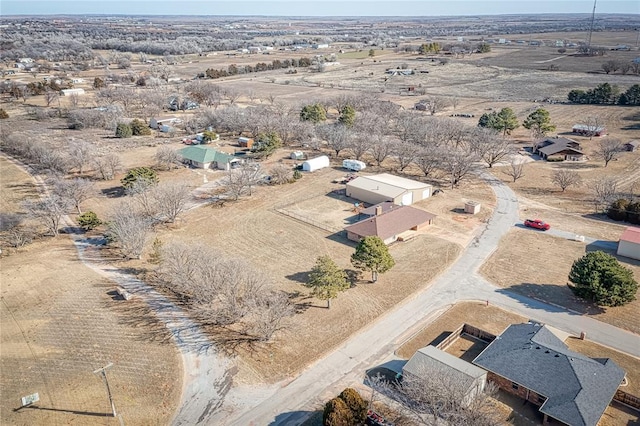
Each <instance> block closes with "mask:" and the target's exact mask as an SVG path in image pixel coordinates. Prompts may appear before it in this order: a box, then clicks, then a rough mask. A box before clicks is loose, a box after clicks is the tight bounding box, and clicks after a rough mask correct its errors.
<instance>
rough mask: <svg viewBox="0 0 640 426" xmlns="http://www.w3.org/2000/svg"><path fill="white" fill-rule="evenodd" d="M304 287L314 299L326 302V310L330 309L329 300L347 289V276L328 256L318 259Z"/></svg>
mask: <svg viewBox="0 0 640 426" xmlns="http://www.w3.org/2000/svg"><path fill="white" fill-rule="evenodd" d="M305 285H306V286H307V287H309V288H311V289H312V291H311V294H312V295H313V296H314V297H317V298H318V299H320V300H326V301H327V308H331V299H335V298H336V297H338V293H339V292H341V291H344V290H346V289H348V288H349V282H348V281H347V274H346V273H345V272H344V270H342V269H340V268H339V267H338V265H336V263H335V262H334V261H333V260H332V259H331V258H330V257H329V256H320V257H318V259H317V260H316V264H315V266H314V267H313V269H311V273H310V274H309V281H307V283H306V284H305Z"/></svg>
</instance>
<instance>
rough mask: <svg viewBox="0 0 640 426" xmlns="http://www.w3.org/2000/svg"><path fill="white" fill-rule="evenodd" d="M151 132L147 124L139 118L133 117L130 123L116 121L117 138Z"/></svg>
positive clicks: (144, 134)
mask: <svg viewBox="0 0 640 426" xmlns="http://www.w3.org/2000/svg"><path fill="white" fill-rule="evenodd" d="M150 134H151V129H150V128H149V126H148V125H147V124H146V123H145V122H144V121H141V120H138V119H137V118H136V119H133V120H132V121H131V122H130V123H118V125H117V126H116V137H117V138H130V137H131V136H147V135H150Z"/></svg>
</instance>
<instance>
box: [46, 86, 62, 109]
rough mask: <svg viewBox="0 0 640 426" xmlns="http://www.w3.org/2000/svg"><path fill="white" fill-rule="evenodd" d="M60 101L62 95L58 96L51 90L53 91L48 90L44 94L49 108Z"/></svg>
mask: <svg viewBox="0 0 640 426" xmlns="http://www.w3.org/2000/svg"><path fill="white" fill-rule="evenodd" d="M59 99H60V95H59V94H58V92H56V91H54V90H51V89H47V90H45V92H44V102H45V103H46V104H47V106H48V107H49V106H51V104H52V103H54V102H56V101H58V100H59Z"/></svg>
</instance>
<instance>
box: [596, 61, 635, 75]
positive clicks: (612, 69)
mask: <svg viewBox="0 0 640 426" xmlns="http://www.w3.org/2000/svg"><path fill="white" fill-rule="evenodd" d="M602 70H603V71H604V72H605V73H607V74H615V73H616V71H618V70H619V71H620V73H621V74H623V75H625V74H627V73H628V72H629V71H632V72H633V73H634V74H640V63H636V62H633V61H619V60H615V59H614V60H610V61H607V62H604V63H603V64H602Z"/></svg>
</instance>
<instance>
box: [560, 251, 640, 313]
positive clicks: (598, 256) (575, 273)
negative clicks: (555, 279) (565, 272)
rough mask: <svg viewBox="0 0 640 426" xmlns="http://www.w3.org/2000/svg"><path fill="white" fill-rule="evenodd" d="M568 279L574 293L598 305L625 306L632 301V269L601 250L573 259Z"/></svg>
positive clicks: (634, 288) (636, 285) (633, 291)
mask: <svg viewBox="0 0 640 426" xmlns="http://www.w3.org/2000/svg"><path fill="white" fill-rule="evenodd" d="M569 281H571V283H573V285H572V286H570V288H571V291H573V293H574V294H575V295H576V296H578V297H581V298H583V299H586V300H588V301H591V302H594V303H596V304H598V305H599V306H622V305H625V304H627V303H629V302H631V301H632V300H635V298H636V292H637V291H638V283H637V282H636V281H635V280H634V279H633V272H632V271H631V270H630V269H628V268H625V267H624V266H622V265H620V263H619V262H618V260H617V259H616V258H615V257H613V256H612V255H610V254H608V253H605V252H603V251H592V252H590V253H587V254H586V255H584V256H583V257H581V258H580V259H578V260H576V261H575V262H573V265H572V266H571V272H570V273H569Z"/></svg>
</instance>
